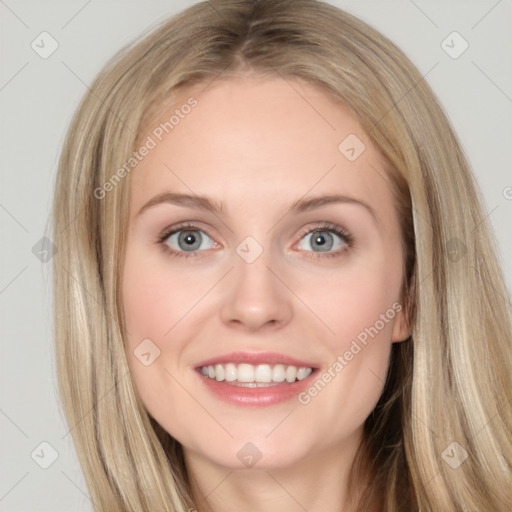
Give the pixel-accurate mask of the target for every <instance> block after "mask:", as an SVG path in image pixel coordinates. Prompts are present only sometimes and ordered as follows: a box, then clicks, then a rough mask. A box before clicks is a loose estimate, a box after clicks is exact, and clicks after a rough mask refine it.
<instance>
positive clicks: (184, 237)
mask: <svg viewBox="0 0 512 512" xmlns="http://www.w3.org/2000/svg"><path fill="white" fill-rule="evenodd" d="M201 238H202V237H201V234H200V233H199V232H198V231H182V232H181V234H180V236H179V237H178V244H179V246H180V248H181V249H183V250H184V251H194V250H196V249H198V248H199V247H200V245H201ZM182 243H183V245H182Z"/></svg>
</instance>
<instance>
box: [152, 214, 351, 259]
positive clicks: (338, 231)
mask: <svg viewBox="0 0 512 512" xmlns="http://www.w3.org/2000/svg"><path fill="white" fill-rule="evenodd" d="M180 231H201V232H203V233H206V231H205V230H204V229H202V228H200V227H199V226H197V225H195V224H191V223H185V224H179V225H177V226H173V227H172V228H166V229H165V230H164V231H163V233H161V234H160V235H158V238H157V243H158V244H159V245H160V246H161V247H162V249H163V251H164V252H165V253H167V254H170V255H171V256H176V257H178V258H194V257H196V256H199V253H200V252H203V251H190V252H187V251H175V250H174V249H171V247H169V245H168V244H166V243H165V242H166V240H167V239H168V238H169V237H170V236H171V235H174V234H175V233H178V232H180ZM315 231H328V232H330V233H334V234H335V235H338V236H339V237H340V238H341V240H342V241H343V242H344V244H345V246H344V248H342V249H337V250H335V251H328V252H325V253H322V252H320V253H319V252H315V251H304V252H306V253H307V257H310V258H336V257H340V256H341V255H342V254H343V253H344V252H346V251H347V250H349V249H351V248H352V247H354V239H353V237H352V235H351V234H350V233H349V232H348V231H347V230H345V229H344V228H342V227H340V226H337V225H336V224H331V223H330V222H321V223H320V224H319V225H318V226H315V227H314V228H310V229H308V230H305V231H304V232H302V233H301V234H300V239H301V240H302V238H303V237H304V236H306V235H309V234H310V233H314V232H315ZM206 234H207V235H208V233H206ZM208 236H210V235H208ZM210 238H211V237H210Z"/></svg>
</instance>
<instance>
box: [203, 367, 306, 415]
mask: <svg viewBox="0 0 512 512" xmlns="http://www.w3.org/2000/svg"><path fill="white" fill-rule="evenodd" d="M198 373H199V377H200V378H201V380H202V381H203V382H204V384H205V386H206V387H207V388H208V389H209V390H210V391H211V392H212V393H213V394H214V395H216V396H217V397H218V398H220V399H221V400H223V401H224V402H227V403H229V404H232V405H242V406H251V407H266V406H268V405H274V404H278V403H281V402H285V401H287V400H291V399H292V398H294V397H296V396H297V395H298V394H299V393H300V392H302V391H304V390H305V389H306V388H307V387H308V386H309V385H310V382H311V378H312V377H313V376H314V375H315V374H316V370H313V371H312V372H311V374H310V375H308V376H307V377H306V378H305V379H302V380H298V381H295V382H292V383H287V382H286V381H285V382H284V383H283V384H275V385H272V386H268V387H259V388H250V387H244V386H234V385H232V384H227V383H226V382H225V381H217V380H214V379H210V378H208V377H205V376H204V375H202V374H201V373H200V372H198Z"/></svg>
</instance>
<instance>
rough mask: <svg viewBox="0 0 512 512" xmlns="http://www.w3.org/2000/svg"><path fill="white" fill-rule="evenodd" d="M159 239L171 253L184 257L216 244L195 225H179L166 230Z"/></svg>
mask: <svg viewBox="0 0 512 512" xmlns="http://www.w3.org/2000/svg"><path fill="white" fill-rule="evenodd" d="M159 240H160V242H161V243H162V244H163V245H164V246H165V247H166V248H167V249H168V250H170V251H171V252H172V253H173V254H175V255H177V256H185V257H187V256H194V255H195V254H194V253H195V252H197V251H202V250H205V249H212V248H215V247H217V246H218V244H217V243H216V242H214V241H213V240H212V239H211V238H210V237H209V236H208V235H207V234H206V233H205V232H204V231H202V230H200V229H198V228H197V227H195V226H181V227H178V228H174V229H172V230H171V231H166V232H165V233H163V234H162V235H161V236H160V237H159ZM187 253H189V254H187Z"/></svg>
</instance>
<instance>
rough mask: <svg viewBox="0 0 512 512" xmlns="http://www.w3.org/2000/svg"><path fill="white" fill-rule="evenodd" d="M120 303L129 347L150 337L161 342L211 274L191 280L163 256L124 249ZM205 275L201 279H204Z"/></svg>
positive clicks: (158, 342) (201, 294)
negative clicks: (121, 299)
mask: <svg viewBox="0 0 512 512" xmlns="http://www.w3.org/2000/svg"><path fill="white" fill-rule="evenodd" d="M124 275H125V279H124V282H123V305H124V311H125V317H126V325H127V330H128V340H129V344H130V347H131V348H132V349H133V345H134V344H135V345H136V344H137V343H140V340H141V339H143V338H150V339H152V340H153V341H154V342H155V343H156V344H158V345H162V346H163V345H164V344H163V341H164V339H167V338H168V336H169V332H170V331H172V330H173V329H174V327H175V326H176V325H177V324H178V323H179V322H180V320H181V319H182V318H184V317H185V316H186V315H187V313H188V312H189V311H190V310H191V308H193V307H194V305H195V304H196V303H197V302H198V300H199V299H200V298H201V297H202V296H203V295H204V294H205V293H206V291H207V290H208V288H209V287H210V286H211V276H210V278H208V276H207V275H205V276H201V273H200V272H198V273H196V274H195V275H194V279H190V275H188V276H186V275H184V273H183V272H182V271H180V270H179V268H178V267H176V266H174V267H173V266H172V265H165V264H163V263H162V258H161V256H160V257H156V258H155V257H151V256H149V257H148V255H147V254H144V253H140V254H139V253H138V251H137V250H133V251H129V250H127V257H126V261H125V267H124ZM203 277H204V278H203Z"/></svg>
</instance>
